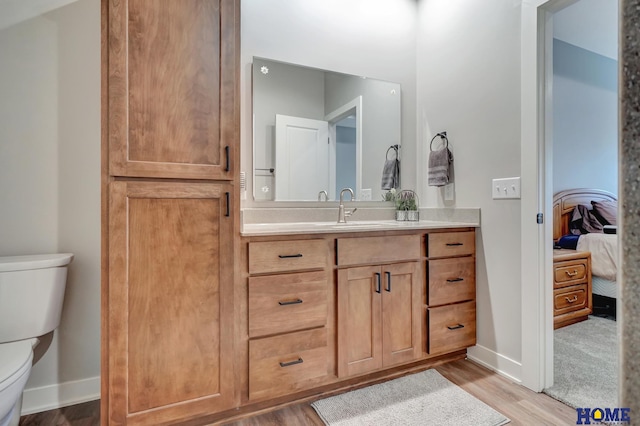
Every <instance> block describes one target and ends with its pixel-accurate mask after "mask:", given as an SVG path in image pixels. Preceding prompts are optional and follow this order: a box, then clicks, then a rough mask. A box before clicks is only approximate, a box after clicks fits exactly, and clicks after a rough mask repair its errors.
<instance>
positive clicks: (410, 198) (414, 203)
mask: <svg viewBox="0 0 640 426" xmlns="http://www.w3.org/2000/svg"><path fill="white" fill-rule="evenodd" d="M395 203H396V220H410V221H417V220H419V212H418V195H417V194H416V193H415V192H413V191H411V190H403V191H400V192H398V193H397V194H396V196H395Z"/></svg>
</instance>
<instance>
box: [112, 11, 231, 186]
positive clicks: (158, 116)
mask: <svg viewBox="0 0 640 426" xmlns="http://www.w3.org/2000/svg"><path fill="white" fill-rule="evenodd" d="M107 19H108V34H107V37H108V68H107V72H108V79H109V81H108V99H109V105H108V109H109V110H108V126H109V149H110V156H109V174H110V175H112V176H135V177H160V178H186V179H215V180H232V179H233V175H234V173H233V170H234V169H235V167H236V164H235V158H236V149H237V144H236V139H237V116H238V105H239V101H238V88H237V87H238V82H237V79H238V65H237V62H238V60H237V58H238V54H239V49H240V46H239V35H238V34H239V31H238V28H239V1H238V0H181V1H175V0H118V1H117V0H109V2H108V17H107Z"/></svg>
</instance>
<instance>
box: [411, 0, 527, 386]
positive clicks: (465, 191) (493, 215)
mask: <svg viewBox="0 0 640 426" xmlns="http://www.w3.org/2000/svg"><path fill="white" fill-rule="evenodd" d="M418 13H419V31H418V46H417V52H418V59H417V61H418V64H417V69H418V72H417V79H418V102H417V105H418V141H419V146H418V152H419V155H420V158H422V160H421V164H422V171H423V173H421V176H422V179H421V182H419V188H420V189H421V191H420V195H421V200H422V204H423V205H425V204H426V205H427V206H431V207H438V206H455V207H479V208H481V211H482V227H481V229H480V231H479V233H478V234H479V236H478V238H477V245H478V246H477V277H476V283H477V324H478V330H477V336H478V346H477V347H476V348H473V349H472V350H470V355H471V356H473V357H475V358H477V359H479V360H480V361H483V362H486V363H488V364H490V365H492V366H494V367H496V368H498V369H500V370H501V371H502V372H503V373H505V374H508V375H511V376H513V377H515V378H519V376H520V361H521V355H522V354H521V352H522V351H521V339H522V335H521V334H522V333H521V330H520V329H521V313H520V309H521V303H520V296H521V287H520V201H519V200H492V199H491V179H493V178H499V177H511V176H519V175H520V39H519V36H518V35H519V33H520V13H521V2H520V1H504V0H483V1H481V2H480V1H474V2H469V1H464V0H423V1H422V2H421V3H420V6H419V12H418ZM444 130H446V131H447V134H448V137H449V141H450V144H451V147H452V148H451V149H452V151H453V155H454V170H455V178H454V182H455V192H456V194H455V201H454V202H448V201H447V202H445V201H443V192H442V189H438V188H434V187H427V186H426V177H427V174H426V172H427V168H426V164H427V161H428V153H429V141H430V139H431V137H432V136H433V135H435V134H436V133H437V132H440V131H444Z"/></svg>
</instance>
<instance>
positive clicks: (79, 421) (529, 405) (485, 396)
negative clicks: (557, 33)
mask: <svg viewBox="0 0 640 426" xmlns="http://www.w3.org/2000/svg"><path fill="white" fill-rule="evenodd" d="M436 370H438V371H439V372H440V374H442V375H443V376H444V377H446V378H447V379H449V380H450V381H451V382H453V383H455V384H457V385H458V386H460V387H461V388H462V389H464V390H465V391H467V392H469V393H470V394H471V395H473V396H475V397H476V398H478V399H479V400H481V401H483V402H484V403H485V404H487V405H489V406H491V407H493V408H494V409H495V410H497V411H499V412H501V413H502V414H504V415H505V416H507V417H508V418H509V419H511V423H510V425H513V426H516V425H526V426H528V425H536V426H543V425H558V426H560V425H575V424H576V418H577V417H576V411H575V410H574V409H573V408H570V407H568V406H566V405H564V404H562V403H560V402H558V401H556V400H555V399H552V398H550V397H549V396H547V395H545V394H542V393H535V392H532V391H530V390H528V389H526V388H524V387H522V386H520V385H517V384H514V383H512V382H510V381H509V380H507V379H505V378H504V377H502V376H499V375H498V374H496V373H493V372H491V371H489V370H487V369H485V368H483V367H481V366H479V365H477V364H475V363H473V362H471V361H468V360H460V361H455V362H451V363H449V364H444V365H441V366H438V367H436ZM99 411H100V407H99V401H92V402H87V403H84V404H78V405H74V406H70V407H65V408H61V409H58V410H52V411H46V412H44V413H38V414H31V415H28V416H23V417H22V418H21V419H20V425H21V426H35V425H38V426H68V425H71V426H93V425H99V424H100V414H99ZM254 425H255V426H257V425H259V426H282V425H292V426H293V425H295V426H306V425H308V426H315V425H318V426H321V425H323V423H322V421H321V420H320V418H319V417H318V416H317V415H316V413H315V411H314V410H313V408H311V406H310V405H309V404H298V405H293V406H290V407H287V408H284V409H281V410H278V411H274V412H271V413H267V414H262V415H260V416H257V417H252V418H248V419H244V420H240V421H237V422H233V423H227V424H226V426H254Z"/></svg>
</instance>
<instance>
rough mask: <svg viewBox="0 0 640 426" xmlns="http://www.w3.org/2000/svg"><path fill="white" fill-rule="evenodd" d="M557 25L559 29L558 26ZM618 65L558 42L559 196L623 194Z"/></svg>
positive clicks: (556, 186)
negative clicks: (578, 191)
mask: <svg viewBox="0 0 640 426" xmlns="http://www.w3.org/2000/svg"><path fill="white" fill-rule="evenodd" d="M557 24H558V23H557V22H556V21H555V20H554V30H555V28H556V27H557ZM617 80H618V63H617V61H615V60H613V59H610V58H607V57H605V56H602V55H598V54H597V53H594V52H590V51H588V50H585V49H582V48H580V47H577V46H574V45H571V44H568V43H565V42H563V41H560V40H554V43H553V192H554V193H555V192H558V191H562V190H565V189H571V188H597V189H604V190H605V191H609V192H612V193H614V194H617V193H618V85H617Z"/></svg>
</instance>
